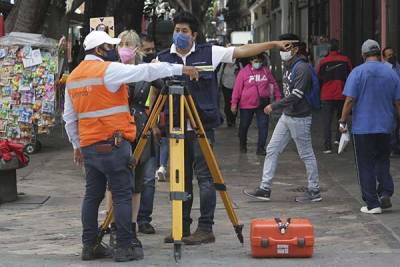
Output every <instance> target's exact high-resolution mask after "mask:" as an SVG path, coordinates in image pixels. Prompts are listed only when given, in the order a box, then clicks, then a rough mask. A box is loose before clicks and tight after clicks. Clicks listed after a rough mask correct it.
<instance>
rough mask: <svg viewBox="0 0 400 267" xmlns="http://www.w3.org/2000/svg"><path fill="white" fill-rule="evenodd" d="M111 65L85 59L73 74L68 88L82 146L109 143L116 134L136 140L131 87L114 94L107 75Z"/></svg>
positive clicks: (69, 79) (69, 78)
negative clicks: (107, 86)
mask: <svg viewBox="0 0 400 267" xmlns="http://www.w3.org/2000/svg"><path fill="white" fill-rule="evenodd" d="M109 64H110V62H101V61H94V60H84V61H82V62H81V63H80V64H79V66H78V67H76V68H75V69H74V71H73V72H72V73H71V74H70V75H69V77H68V80H67V83H66V89H67V91H68V94H69V97H70V99H71V102H72V105H73V107H74V110H75V112H76V113H77V115H78V121H79V139H80V145H81V147H85V146H89V145H91V144H94V143H97V142H100V141H105V140H109V139H110V138H112V137H113V135H114V133H115V132H116V131H120V132H121V133H122V136H123V137H124V138H125V139H127V140H128V141H131V142H132V141H134V140H135V137H136V125H135V122H134V119H133V117H132V116H131V114H130V112H129V104H128V86H127V85H122V86H121V87H120V88H119V89H118V91H117V92H115V93H112V92H110V91H109V90H108V89H107V88H106V87H105V85H104V75H105V72H106V69H107V67H108V65H109Z"/></svg>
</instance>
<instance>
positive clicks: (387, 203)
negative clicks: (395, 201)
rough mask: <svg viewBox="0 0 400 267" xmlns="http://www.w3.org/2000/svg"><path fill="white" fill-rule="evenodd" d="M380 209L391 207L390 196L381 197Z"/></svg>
mask: <svg viewBox="0 0 400 267" xmlns="http://www.w3.org/2000/svg"><path fill="white" fill-rule="evenodd" d="M380 201H381V209H389V208H391V207H392V201H391V200H390V197H381V198H380Z"/></svg>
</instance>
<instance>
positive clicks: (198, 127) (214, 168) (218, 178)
mask: <svg viewBox="0 0 400 267" xmlns="http://www.w3.org/2000/svg"><path fill="white" fill-rule="evenodd" d="M185 109H186V113H187V114H188V117H189V120H190V123H191V125H192V128H193V129H194V130H195V131H196V135H197V138H198V141H199V144H200V148H201V151H202V152H203V155H204V158H205V159H206V162H207V166H208V169H209V170H210V173H211V176H212V177H213V180H214V185H215V189H216V190H217V191H218V192H219V193H220V196H221V199H222V202H223V203H224V206H225V209H226V211H227V213H228V217H229V219H230V221H231V222H232V225H233V228H234V229H235V232H236V235H237V237H238V239H239V241H240V243H242V244H243V234H242V230H243V224H239V220H238V218H237V216H236V213H235V210H234V209H233V205H232V200H231V198H230V197H229V194H228V192H227V191H226V186H225V183H224V178H223V176H222V173H221V170H220V169H219V166H218V163H217V160H216V158H215V155H214V153H213V152H212V149H211V146H210V143H209V142H208V139H207V136H206V133H205V131H204V127H203V124H202V123H201V120H200V116H199V114H198V113H197V109H196V106H195V104H194V101H193V98H192V96H191V95H190V94H188V95H186V101H185Z"/></svg>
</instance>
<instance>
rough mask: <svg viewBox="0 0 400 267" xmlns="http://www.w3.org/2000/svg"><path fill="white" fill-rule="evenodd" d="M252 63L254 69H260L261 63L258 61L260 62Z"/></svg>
mask: <svg viewBox="0 0 400 267" xmlns="http://www.w3.org/2000/svg"><path fill="white" fill-rule="evenodd" d="M252 65H253V68H254V69H256V70H258V69H261V67H262V63H260V62H256V63H253V64H252Z"/></svg>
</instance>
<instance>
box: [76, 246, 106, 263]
mask: <svg viewBox="0 0 400 267" xmlns="http://www.w3.org/2000/svg"><path fill="white" fill-rule="evenodd" d="M111 257H112V250H111V249H109V248H107V247H105V246H104V245H102V244H99V245H98V246H97V247H96V249H95V245H83V248H82V255H81V259H82V260H83V261H91V260H95V259H102V258H111Z"/></svg>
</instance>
